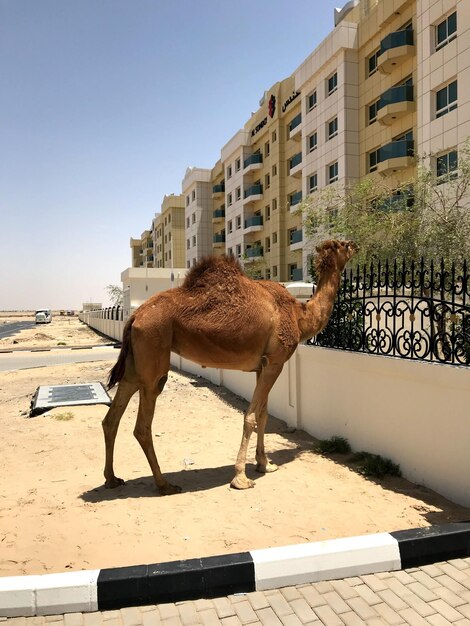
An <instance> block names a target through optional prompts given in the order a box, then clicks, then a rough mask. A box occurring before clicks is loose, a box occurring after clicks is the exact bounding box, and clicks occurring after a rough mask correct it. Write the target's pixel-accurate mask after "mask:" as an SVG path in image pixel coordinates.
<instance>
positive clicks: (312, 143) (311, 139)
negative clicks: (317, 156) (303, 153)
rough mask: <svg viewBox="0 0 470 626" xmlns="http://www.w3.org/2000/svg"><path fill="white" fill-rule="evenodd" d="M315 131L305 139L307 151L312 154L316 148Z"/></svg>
mask: <svg viewBox="0 0 470 626" xmlns="http://www.w3.org/2000/svg"><path fill="white" fill-rule="evenodd" d="M317 143H318V142H317V131H315V132H314V133H312V134H311V135H309V136H308V137H307V151H308V152H313V151H314V150H316V148H317Z"/></svg>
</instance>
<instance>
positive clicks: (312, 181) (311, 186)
mask: <svg viewBox="0 0 470 626" xmlns="http://www.w3.org/2000/svg"><path fill="white" fill-rule="evenodd" d="M317 189H318V177H317V173H316V172H315V173H314V174H310V176H309V177H308V193H313V192H314V191H316V190H317Z"/></svg>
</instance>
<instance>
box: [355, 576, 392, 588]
mask: <svg viewBox="0 0 470 626" xmlns="http://www.w3.org/2000/svg"><path fill="white" fill-rule="evenodd" d="M361 579H362V582H363V583H364V584H365V585H367V586H368V587H370V588H371V589H372V591H383V590H384V589H387V584H386V582H385V581H384V580H383V579H380V578H377V576H375V575H374V574H367V575H366V576H361Z"/></svg>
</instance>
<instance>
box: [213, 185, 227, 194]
mask: <svg viewBox="0 0 470 626" xmlns="http://www.w3.org/2000/svg"><path fill="white" fill-rule="evenodd" d="M224 191H225V183H219V184H218V185H214V186H213V187H212V193H224Z"/></svg>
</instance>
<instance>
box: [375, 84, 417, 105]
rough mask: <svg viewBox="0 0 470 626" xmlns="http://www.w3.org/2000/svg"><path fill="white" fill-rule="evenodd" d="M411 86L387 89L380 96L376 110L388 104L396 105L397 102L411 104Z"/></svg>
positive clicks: (412, 98)
mask: <svg viewBox="0 0 470 626" xmlns="http://www.w3.org/2000/svg"><path fill="white" fill-rule="evenodd" d="M413 100H414V97H413V85H400V86H398V87H392V88H391V89H387V91H384V92H383V94H382V95H381V96H380V100H379V103H378V105H377V109H378V110H380V109H382V108H383V107H386V106H388V105H389V104H396V103H397V102H413Z"/></svg>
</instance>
